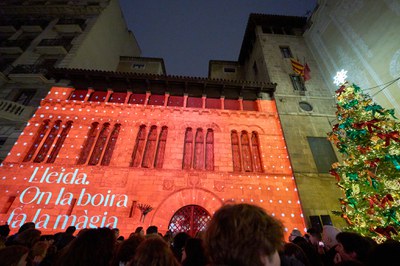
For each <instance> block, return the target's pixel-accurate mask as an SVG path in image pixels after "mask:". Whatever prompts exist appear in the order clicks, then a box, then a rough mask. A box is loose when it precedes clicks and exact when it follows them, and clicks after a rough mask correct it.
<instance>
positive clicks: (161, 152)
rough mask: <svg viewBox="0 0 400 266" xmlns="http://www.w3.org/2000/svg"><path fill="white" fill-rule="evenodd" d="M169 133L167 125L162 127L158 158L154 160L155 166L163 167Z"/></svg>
mask: <svg viewBox="0 0 400 266" xmlns="http://www.w3.org/2000/svg"><path fill="white" fill-rule="evenodd" d="M167 134H168V128H167V127H165V126H164V127H162V129H161V132H160V137H159V138H158V147H157V154H156V160H155V162H154V167H155V168H162V166H163V163H164V153H165V146H166V143H167Z"/></svg>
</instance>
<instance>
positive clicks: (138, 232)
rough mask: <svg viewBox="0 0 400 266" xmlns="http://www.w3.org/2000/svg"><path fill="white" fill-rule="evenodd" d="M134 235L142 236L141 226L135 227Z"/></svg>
mask: <svg viewBox="0 0 400 266" xmlns="http://www.w3.org/2000/svg"><path fill="white" fill-rule="evenodd" d="M135 234H141V235H144V229H143V227H142V226H139V227H137V228H136V230H135Z"/></svg>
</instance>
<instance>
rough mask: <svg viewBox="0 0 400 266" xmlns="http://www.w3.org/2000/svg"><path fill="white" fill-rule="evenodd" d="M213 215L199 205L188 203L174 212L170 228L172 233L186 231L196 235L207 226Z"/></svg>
mask: <svg viewBox="0 0 400 266" xmlns="http://www.w3.org/2000/svg"><path fill="white" fill-rule="evenodd" d="M210 220H211V215H210V214H209V213H208V211H207V210H206V209H204V208H203V207H201V206H198V205H186V206H184V207H182V208H180V209H179V210H178V211H177V212H175V213H174V215H173V216H172V218H171V220H170V221H169V225H168V230H169V231H171V232H172V233H179V232H185V233H187V234H189V235H190V236H192V237H194V236H195V235H196V234H197V233H198V232H202V231H204V230H205V229H206V228H207V224H208V223H209V222H210Z"/></svg>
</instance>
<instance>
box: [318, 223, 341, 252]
mask: <svg viewBox="0 0 400 266" xmlns="http://www.w3.org/2000/svg"><path fill="white" fill-rule="evenodd" d="M323 228H324V229H323V231H322V242H324V244H325V247H326V248H327V249H330V248H332V247H334V246H335V245H336V244H337V241H336V236H337V234H339V233H340V230H339V229H337V228H336V227H333V226H332V225H324V227H323Z"/></svg>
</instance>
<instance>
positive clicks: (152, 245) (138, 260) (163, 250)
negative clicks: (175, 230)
mask: <svg viewBox="0 0 400 266" xmlns="http://www.w3.org/2000/svg"><path fill="white" fill-rule="evenodd" d="M129 265H134V266H149V265H157V266H179V263H178V261H177V260H176V259H175V256H174V255H173V254H172V251H171V249H170V248H169V246H168V244H167V243H166V242H165V241H164V240H163V239H162V238H160V237H159V236H151V237H149V238H147V239H146V240H144V241H143V242H142V243H140V245H139V246H138V248H137V249H136V253H135V256H134V258H133V260H131V262H130V263H129Z"/></svg>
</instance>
